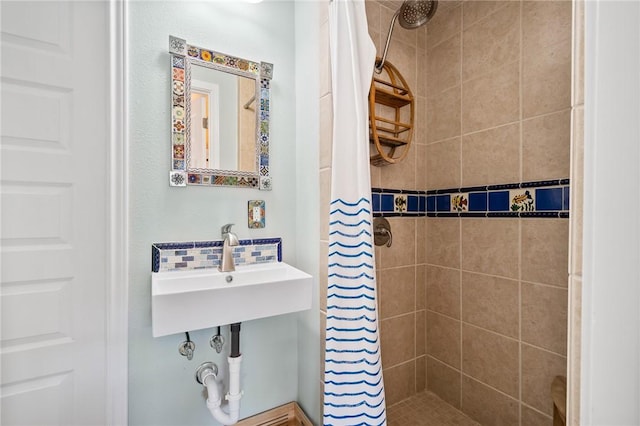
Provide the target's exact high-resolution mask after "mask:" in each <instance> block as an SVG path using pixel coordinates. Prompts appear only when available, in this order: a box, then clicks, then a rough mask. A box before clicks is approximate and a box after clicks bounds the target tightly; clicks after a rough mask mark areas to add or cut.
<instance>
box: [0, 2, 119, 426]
mask: <svg viewBox="0 0 640 426" xmlns="http://www.w3.org/2000/svg"><path fill="white" fill-rule="evenodd" d="M0 12H1V16H2V18H1V19H2V23H1V26H0V28H1V33H2V35H1V37H2V38H1V43H2V46H1V48H2V53H1V54H2V71H1V88H0V91H1V93H0V96H1V98H2V123H1V128H0V134H1V142H0V155H1V166H2V170H1V176H0V179H1V186H0V195H1V203H2V222H1V228H0V231H1V245H0V253H1V256H2V258H1V259H2V265H1V266H2V272H1V286H0V303H1V305H0V307H1V312H2V313H1V320H2V325H1V335H0V336H1V337H0V351H1V352H0V353H1V367H2V370H1V374H2V377H1V383H0V386H1V388H0V394H1V407H0V408H1V417H0V423H1V424H2V425H6V426H8V425H27V424H28V425H101V424H105V419H106V417H105V407H106V405H105V395H106V388H105V383H106V380H105V326H106V322H105V318H106V317H105V312H106V311H105V293H106V278H105V275H106V266H107V265H106V262H105V257H106V249H105V246H106V243H107V241H106V235H107V226H106V218H107V213H106V211H105V210H106V208H107V206H108V203H107V167H106V165H107V160H108V158H107V154H108V135H109V133H108V131H109V128H108V111H109V110H108V93H109V81H108V70H109V62H108V60H109V43H108V42H109V39H108V23H109V13H108V12H109V9H108V4H107V3H106V2H98V1H89V2H76V1H69V2H59V1H44V2H31V1H15V2H12V1H5V0H3V1H1V2H0Z"/></svg>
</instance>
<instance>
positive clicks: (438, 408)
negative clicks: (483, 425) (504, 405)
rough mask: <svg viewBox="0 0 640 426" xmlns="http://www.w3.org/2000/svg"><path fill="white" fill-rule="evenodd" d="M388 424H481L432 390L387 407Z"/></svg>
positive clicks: (392, 425)
mask: <svg viewBox="0 0 640 426" xmlns="http://www.w3.org/2000/svg"><path fill="white" fill-rule="evenodd" d="M387 425H388V426H427V425H428V426H450V425H451V426H452V425H463V426H479V425H480V423H477V422H475V421H473V420H471V418H469V417H467V416H465V415H464V414H462V413H461V412H460V411H458V410H456V409H455V408H454V407H452V406H451V405H449V404H447V403H446V402H444V401H443V400H441V399H440V398H438V397H437V396H436V395H435V394H433V393H431V392H422V393H419V394H417V395H415V396H413V397H411V398H409V399H406V400H404V401H402V402H399V403H397V404H394V405H392V406H390V407H387Z"/></svg>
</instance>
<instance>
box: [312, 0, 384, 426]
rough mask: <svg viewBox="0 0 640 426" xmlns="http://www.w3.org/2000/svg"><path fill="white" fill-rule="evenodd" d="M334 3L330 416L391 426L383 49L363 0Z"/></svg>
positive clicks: (330, 420) (333, 420) (328, 421)
mask: <svg viewBox="0 0 640 426" xmlns="http://www.w3.org/2000/svg"><path fill="white" fill-rule="evenodd" d="M329 8H330V9H329V31H330V48H331V50H330V51H331V77H332V83H331V84H332V94H333V163H332V177H331V207H330V219H329V220H330V223H329V269H328V276H329V284H328V291H327V330H326V333H327V337H326V352H325V371H324V413H323V421H324V425H326V426H328V425H376V426H377V425H386V412H385V398H384V383H383V380H382V362H381V358H380V339H379V330H378V317H377V311H376V280H375V259H374V249H373V237H372V225H371V222H372V220H371V178H370V174H369V130H368V103H367V99H368V93H369V86H370V84H371V78H372V75H373V67H374V62H375V54H376V51H375V47H374V45H373V42H372V41H371V38H370V37H369V34H368V30H367V19H366V14H365V7H364V1H363V0H333V1H332V3H331V5H330V6H329Z"/></svg>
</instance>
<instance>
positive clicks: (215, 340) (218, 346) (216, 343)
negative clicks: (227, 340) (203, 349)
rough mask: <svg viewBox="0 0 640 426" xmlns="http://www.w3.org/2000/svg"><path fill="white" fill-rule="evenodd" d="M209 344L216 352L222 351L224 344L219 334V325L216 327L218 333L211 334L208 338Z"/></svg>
mask: <svg viewBox="0 0 640 426" xmlns="http://www.w3.org/2000/svg"><path fill="white" fill-rule="evenodd" d="M209 344H210V345H211V347H212V348H213V349H215V350H216V352H217V353H220V352H222V346H224V337H222V335H221V334H220V327H218V334H216V335H215V336H211V339H209Z"/></svg>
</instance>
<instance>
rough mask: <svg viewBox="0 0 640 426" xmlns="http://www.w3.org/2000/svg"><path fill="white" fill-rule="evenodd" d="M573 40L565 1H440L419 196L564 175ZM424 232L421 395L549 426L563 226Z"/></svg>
mask: <svg viewBox="0 0 640 426" xmlns="http://www.w3.org/2000/svg"><path fill="white" fill-rule="evenodd" d="M571 35H572V3H571V2H570V1H491V2H489V1H465V2H441V4H440V7H439V9H438V11H437V13H436V15H435V16H434V18H433V20H432V21H430V22H429V23H428V24H427V47H426V69H421V70H420V72H419V73H418V75H419V78H421V79H424V80H425V81H426V90H427V91H426V104H427V107H426V115H425V116H424V120H425V121H426V123H427V132H426V164H427V168H426V171H425V172H426V176H427V178H426V179H427V182H426V183H427V188H428V189H437V188H450V187H460V186H474V185H488V184H499V183H510V182H522V181H535V180H546V179H559V178H567V177H569V173H570V156H571V155H570V138H571V49H572V47H571V46H572V37H571ZM382 186H385V185H384V184H383V185H382ZM426 228H427V229H426V232H427V236H428V238H427V239H426V277H427V283H426V285H427V291H426V303H427V314H426V315H427V326H426V330H427V337H426V341H427V387H428V389H430V390H432V391H434V392H435V393H437V394H438V395H439V396H441V397H442V398H443V399H445V400H446V401H448V402H449V403H450V404H452V405H454V406H456V407H459V408H460V409H461V410H462V411H463V412H465V413H467V414H468V415H470V416H471V417H473V418H474V419H476V420H478V421H479V422H481V423H483V424H515V425H517V424H522V425H524V424H549V425H550V424H551V415H552V413H553V404H552V400H551V396H550V391H549V388H550V385H551V382H552V380H553V378H554V376H556V375H565V374H566V355H567V302H568V295H567V281H568V280H567V275H568V274H567V265H568V253H569V249H568V244H569V221H568V220H566V219H541V218H534V219H517V218H504V219H500V218H487V219H484V218H481V219H472V218H463V219H457V218H428V219H427V226H426ZM383 354H384V353H383ZM383 356H384V355H383Z"/></svg>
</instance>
